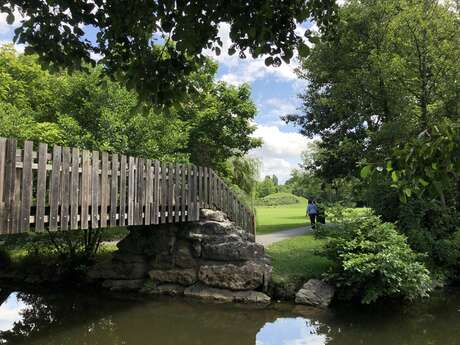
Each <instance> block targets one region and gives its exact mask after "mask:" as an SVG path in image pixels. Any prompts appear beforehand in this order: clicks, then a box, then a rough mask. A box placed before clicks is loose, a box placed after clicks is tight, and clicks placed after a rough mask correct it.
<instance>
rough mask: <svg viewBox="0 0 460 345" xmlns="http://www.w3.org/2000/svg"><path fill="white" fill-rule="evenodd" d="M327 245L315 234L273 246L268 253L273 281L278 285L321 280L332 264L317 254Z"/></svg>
mask: <svg viewBox="0 0 460 345" xmlns="http://www.w3.org/2000/svg"><path fill="white" fill-rule="evenodd" d="M324 244H325V240H317V239H315V238H314V236H313V234H307V235H303V236H298V237H293V238H289V239H287V240H283V241H280V242H277V243H274V244H272V245H271V246H269V247H268V248H267V253H268V255H269V256H270V257H271V259H272V264H273V281H275V282H277V283H291V282H292V283H295V282H305V281H307V280H308V279H311V278H321V275H322V273H324V272H325V271H326V270H327V269H328V268H329V267H330V262H329V261H328V260H327V259H326V258H324V257H322V256H320V255H317V254H316V251H317V250H318V249H320V248H321V247H322V246H323V245H324Z"/></svg>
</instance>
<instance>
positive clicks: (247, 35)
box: [0, 0, 337, 104]
mask: <svg viewBox="0 0 460 345" xmlns="http://www.w3.org/2000/svg"><path fill="white" fill-rule="evenodd" d="M336 8H337V6H336V4H335V1H334V0H310V1H307V2H306V1H298V0H294V1H287V2H284V1H282V2H280V1H274V0H271V1H262V2H254V1H249V2H248V1H222V0H219V1H215V0H207V1H192V2H190V1H164V0H162V1H141V2H139V1H134V2H124V1H120V2H117V1H109V2H107V1H102V0H95V1H91V2H88V1H81V0H80V1H72V2H69V1H65V0H58V1H53V2H52V3H49V2H43V1H36V2H24V1H20V0H10V1H2V2H0V12H3V13H7V14H8V15H7V22H8V23H13V22H14V20H15V14H14V11H15V10H18V11H19V12H20V13H22V14H23V15H24V17H23V19H22V20H21V24H20V26H19V27H18V28H17V29H16V31H15V32H16V35H15V41H16V42H18V43H25V44H27V46H26V52H27V53H36V54H38V56H39V57H40V62H41V63H43V64H45V65H47V66H50V67H51V68H56V67H66V68H69V69H70V70H75V69H81V68H84V67H85V64H93V65H94V64H95V62H96V60H95V57H94V56H95V55H96V56H99V57H101V60H100V64H101V65H102V66H103V67H104V72H105V74H107V75H108V76H110V77H111V78H115V79H117V80H119V81H123V82H124V84H125V85H126V86H127V87H128V88H130V89H131V88H134V89H136V90H137V91H138V92H139V93H140V94H141V95H142V96H143V98H149V99H150V100H151V101H152V102H153V103H155V104H165V103H166V104H169V103H171V102H172V101H177V97H178V96H180V95H182V94H186V93H188V92H190V91H191V90H193V89H195V87H194V85H193V84H190V83H187V81H189V80H188V79H187V78H186V77H187V76H189V75H190V74H191V73H193V72H195V71H197V70H199V69H200V67H201V63H202V62H203V60H204V56H203V49H205V48H208V49H212V50H214V51H215V53H216V54H220V51H221V48H222V40H221V38H220V37H219V36H218V25H219V23H221V22H227V23H230V24H231V29H230V38H231V39H232V42H233V44H232V45H231V46H230V48H229V50H228V52H229V54H234V53H238V55H239V56H240V57H241V58H245V57H246V55H247V54H250V55H251V56H253V57H258V56H261V55H264V54H268V55H269V56H268V57H267V58H266V60H265V63H266V64H267V65H273V66H279V65H280V64H281V61H282V60H283V61H285V62H286V63H289V61H290V59H291V58H292V56H293V54H294V49H295V48H296V47H299V48H300V51H301V52H304V51H306V50H307V49H308V48H307V46H306V45H305V43H304V42H303V38H302V37H300V36H299V35H298V34H297V33H296V23H301V22H303V21H305V20H308V19H310V18H311V17H313V18H315V20H316V22H317V23H318V25H319V26H321V27H328V26H329V25H330V24H331V23H332V22H333V19H334V13H335V11H336ZM89 30H93V31H95V37H94V38H92V39H88V36H87V33H88V31H89Z"/></svg>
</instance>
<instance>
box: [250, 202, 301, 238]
mask: <svg viewBox="0 0 460 345" xmlns="http://www.w3.org/2000/svg"><path fill="white" fill-rule="evenodd" d="M306 207H307V201H306V200H303V201H302V202H300V203H298V204H292V205H282V206H261V207H257V208H256V216H257V234H258V235H263V234H268V233H271V232H275V231H279V230H286V229H293V228H300V227H302V226H305V227H306V226H307V224H308V221H307V217H305V209H306Z"/></svg>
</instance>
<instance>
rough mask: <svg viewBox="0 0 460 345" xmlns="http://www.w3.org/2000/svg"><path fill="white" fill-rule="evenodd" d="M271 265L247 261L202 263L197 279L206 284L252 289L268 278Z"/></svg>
mask: <svg viewBox="0 0 460 345" xmlns="http://www.w3.org/2000/svg"><path fill="white" fill-rule="evenodd" d="M270 274H271V267H270V266H268V265H266V264H264V263H256V262H247V263H245V264H244V265H240V266H237V265H234V264H211V265H203V266H201V267H200V270H199V272H198V279H199V280H200V281H201V282H203V283H204V284H206V285H209V286H212V287H219V288H224V289H230V290H254V289H257V288H258V287H261V286H263V285H264V283H265V280H268V279H269V278H270Z"/></svg>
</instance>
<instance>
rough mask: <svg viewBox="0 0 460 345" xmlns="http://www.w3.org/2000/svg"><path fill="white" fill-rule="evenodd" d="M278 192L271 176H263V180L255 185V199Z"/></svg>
mask: <svg viewBox="0 0 460 345" xmlns="http://www.w3.org/2000/svg"><path fill="white" fill-rule="evenodd" d="M277 191H278V190H277V188H276V185H275V184H274V183H273V180H272V178H271V176H265V178H264V180H263V181H261V182H259V183H257V197H258V198H263V197H265V196H267V195H270V194H273V193H276V192H277Z"/></svg>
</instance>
